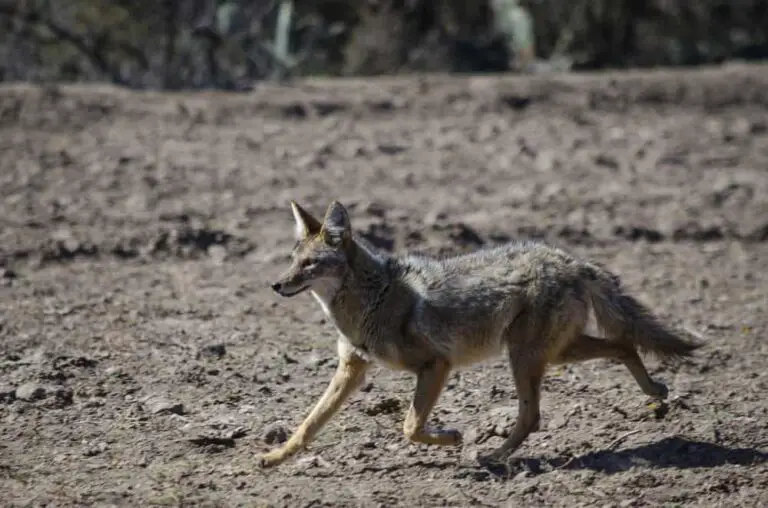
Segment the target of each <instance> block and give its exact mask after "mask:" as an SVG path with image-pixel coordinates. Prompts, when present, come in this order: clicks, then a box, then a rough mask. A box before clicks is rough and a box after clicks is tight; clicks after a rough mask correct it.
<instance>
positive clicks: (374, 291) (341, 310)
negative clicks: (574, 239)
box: [258, 201, 701, 467]
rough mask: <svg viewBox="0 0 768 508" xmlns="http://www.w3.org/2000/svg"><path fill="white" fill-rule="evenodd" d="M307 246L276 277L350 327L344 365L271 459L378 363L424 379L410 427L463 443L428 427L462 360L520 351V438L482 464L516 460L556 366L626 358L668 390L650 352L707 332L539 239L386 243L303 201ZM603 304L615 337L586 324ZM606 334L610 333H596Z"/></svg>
mask: <svg viewBox="0 0 768 508" xmlns="http://www.w3.org/2000/svg"><path fill="white" fill-rule="evenodd" d="M291 209H292V211H293V216H294V219H295V221H296V240H297V242H296V244H295V246H294V248H293V250H292V253H291V256H292V262H291V265H290V267H289V268H288V270H287V271H286V273H284V274H283V275H282V277H281V278H280V279H279V280H278V281H277V282H275V283H274V284H272V285H271V287H272V289H273V290H274V291H276V292H277V293H278V294H279V295H281V296H284V297H291V296H295V295H298V294H299V293H302V292H304V291H310V292H311V294H312V296H314V297H315V299H316V300H317V301H318V303H319V304H320V306H321V307H322V309H323V311H324V312H325V314H326V315H327V316H328V318H329V319H330V321H331V322H332V323H333V324H334V325H335V326H336V328H337V330H338V332H339V338H338V343H337V349H338V355H339V364H338V367H337V369H336V373H335V374H334V375H333V378H332V379H331V381H330V384H329V386H328V387H327V389H326V390H325V393H324V394H323V395H322V396H321V397H320V400H319V401H318V402H317V403H316V404H315V406H314V408H313V409H312V411H311V412H310V413H309V415H308V416H307V417H306V419H305V420H304V422H303V423H302V424H301V425H299V426H298V428H297V429H296V430H295V431H294V433H293V434H292V435H291V437H290V439H288V440H287V441H286V442H285V443H284V444H283V445H282V446H281V447H280V448H277V449H275V450H272V451H271V452H269V453H266V454H264V455H261V456H259V457H258V464H259V465H260V466H261V467H270V466H275V465H277V464H280V463H281V462H283V461H285V460H286V459H288V458H290V457H292V456H293V455H295V454H296V453H297V452H299V451H300V450H302V449H303V448H304V447H306V446H307V445H308V444H309V443H310V442H311V441H312V440H313V438H314V437H315V436H316V435H317V433H318V432H319V431H320V429H321V428H322V427H323V425H325V424H326V423H327V422H328V420H329V419H330V418H331V416H332V415H333V414H334V413H336V412H337V411H338V409H339V408H340V407H341V405H342V404H343V402H344V401H345V399H347V398H348V397H349V396H350V394H352V393H353V392H354V391H355V390H356V388H358V387H359V386H360V385H361V384H362V383H363V379H364V377H365V373H366V370H367V369H368V367H369V366H370V364H371V362H372V361H378V362H381V363H382V364H384V365H386V366H388V367H391V368H394V369H400V370H405V371H409V372H412V373H414V374H415V375H416V388H415V392H414V395H413V399H412V401H411V404H410V408H409V409H408V413H407V415H406V417H405V422H404V426H403V432H404V434H405V436H406V437H407V438H408V439H409V440H410V441H412V442H415V443H425V444H434V445H459V444H461V442H462V435H461V433H460V432H459V431H458V430H454V429H442V430H439V429H433V428H429V427H427V426H426V422H427V420H428V417H429V414H430V411H431V410H432V408H433V407H434V406H435V403H436V402H437V400H438V397H439V396H440V393H441V391H442V390H443V387H444V385H445V383H446V381H447V379H448V376H449V374H450V372H451V370H452V369H455V368H459V367H464V366H468V365H470V364H473V363H476V362H479V361H482V360H484V359H487V358H489V357H491V356H493V355H497V354H500V353H502V352H506V354H507V356H508V359H509V363H510V367H511V368H512V374H513V377H514V381H515V385H516V389H517V399H518V414H517V419H516V422H515V424H514V427H513V429H512V430H511V432H510V434H509V437H507V438H506V440H505V441H504V443H503V444H502V445H501V446H500V447H499V448H498V449H496V450H495V451H493V452H492V453H490V454H488V455H483V456H480V457H479V460H480V461H481V463H499V462H503V461H505V460H506V459H507V458H508V457H509V456H510V455H511V454H512V453H513V452H514V451H515V450H516V449H517V448H518V447H519V446H520V445H521V444H522V443H523V441H524V440H525V439H526V438H527V437H528V435H529V434H530V433H531V432H534V431H536V430H538V428H539V414H540V413H539V399H540V386H541V381H542V377H543V376H544V373H545V370H546V368H547V366H548V365H550V364H563V363H569V362H579V361H584V360H590V359H594V358H613V359H615V360H618V361H619V362H621V363H623V364H624V365H625V366H626V367H627V369H629V372H630V373H631V374H632V376H633V377H634V379H635V381H636V382H637V384H638V385H640V389H641V390H642V391H643V392H644V393H646V394H647V395H649V396H651V397H654V398H658V399H663V398H665V397H666V396H667V387H666V386H665V385H664V384H663V383H660V382H658V381H655V380H653V379H652V378H651V377H650V376H649V375H648V372H647V371H646V369H645V366H644V365H643V362H642V361H641V359H640V356H639V355H638V350H640V351H642V352H650V353H655V354H656V355H657V356H659V357H661V358H674V357H685V356H690V355H691V354H692V353H693V351H694V350H695V349H697V348H698V347H700V345H701V344H700V343H699V342H697V341H693V340H691V339H688V338H686V339H684V338H682V337H681V336H679V335H678V334H676V333H674V332H672V331H671V330H670V329H668V328H667V327H666V326H664V325H663V324H662V323H661V322H660V321H659V320H658V319H657V318H656V317H655V316H654V315H653V314H652V313H651V312H650V311H649V310H648V309H647V308H646V307H645V306H644V305H643V304H641V303H640V302H638V301H637V300H636V299H635V298H633V297H632V296H630V295H628V294H627V293H626V292H625V291H624V289H623V288H622V286H621V283H620V281H619V278H618V277H617V276H615V275H613V274H612V273H610V272H608V271H607V270H605V269H604V268H602V267H600V266H598V265H597V264H594V263H592V262H589V261H583V260H579V259H576V258H575V257H573V256H571V255H570V254H568V253H566V252H564V251H562V250H559V249H557V248H554V247H551V246H547V245H545V244H542V243H536V242H512V243H509V244H506V245H501V246H497V247H493V248H486V249H481V250H479V251H476V252H473V253H469V254H463V255H458V256H454V257H448V258H445V259H432V258H428V257H422V256H414V255H410V256H401V257H397V256H393V255H390V254H389V253H385V252H379V251H378V250H376V249H374V248H373V247H371V246H370V245H368V244H367V243H366V242H365V241H364V240H363V239H362V238H359V237H357V235H354V234H353V233H352V229H351V226H350V219H349V216H348V214H347V211H346V209H345V208H344V206H342V205H341V203H339V202H337V201H334V202H332V203H331V204H330V206H329V207H328V209H327V211H326V213H325V217H324V218H323V221H322V222H320V221H319V220H317V219H316V218H315V217H313V216H312V215H310V214H309V213H308V212H307V211H306V210H305V209H303V208H302V207H300V206H299V205H298V204H297V203H296V202H295V201H292V202H291ZM590 316H594V318H595V321H596V322H597V324H598V326H599V328H600V330H601V331H602V332H603V333H602V334H600V335H601V337H598V336H594V335H588V334H587V333H586V328H587V323H588V318H589V317H590ZM595 335H597V334H595Z"/></svg>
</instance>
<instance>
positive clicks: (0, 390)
mask: <svg viewBox="0 0 768 508" xmlns="http://www.w3.org/2000/svg"><path fill="white" fill-rule="evenodd" d="M15 399H16V389H15V388H14V387H13V386H11V385H0V404H2V403H5V404H10V403H11V402H13V401H14V400H15Z"/></svg>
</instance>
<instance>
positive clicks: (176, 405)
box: [143, 396, 184, 415]
mask: <svg viewBox="0 0 768 508" xmlns="http://www.w3.org/2000/svg"><path fill="white" fill-rule="evenodd" d="M143 402H144V405H145V406H146V407H147V409H149V412H150V413H152V414H155V415H156V414H175V415H183V414H184V404H182V403H181V402H173V401H170V400H168V399H163V398H160V397H152V396H150V397H148V398H146V399H144V401H143Z"/></svg>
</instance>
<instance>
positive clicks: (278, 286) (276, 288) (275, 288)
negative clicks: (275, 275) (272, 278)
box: [269, 282, 283, 293]
mask: <svg viewBox="0 0 768 508" xmlns="http://www.w3.org/2000/svg"><path fill="white" fill-rule="evenodd" d="M269 287H271V288H272V291H274V292H275V293H279V292H280V290H281V289H282V288H283V284H282V283H281V282H275V283H274V284H272V285H271V286H269Z"/></svg>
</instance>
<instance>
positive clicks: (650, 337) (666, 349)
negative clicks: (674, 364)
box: [589, 267, 703, 359]
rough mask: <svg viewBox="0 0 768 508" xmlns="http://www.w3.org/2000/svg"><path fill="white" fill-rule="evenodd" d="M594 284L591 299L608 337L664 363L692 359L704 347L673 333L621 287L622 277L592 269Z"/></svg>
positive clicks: (591, 289)
mask: <svg viewBox="0 0 768 508" xmlns="http://www.w3.org/2000/svg"><path fill="white" fill-rule="evenodd" d="M589 272H590V273H591V275H592V277H593V278H592V280H593V281H594V282H595V283H594V284H590V287H589V296H590V300H591V303H592V307H593V309H594V311H595V315H596V317H597V322H598V325H599V326H600V327H601V328H602V329H603V330H604V331H605V332H606V333H607V335H608V337H611V338H614V339H617V340H622V341H627V342H630V343H631V344H632V345H634V346H635V347H636V348H638V349H639V350H640V351H641V352H643V353H650V354H653V355H655V356H657V357H658V358H660V359H675V358H684V357H689V356H691V355H692V354H693V352H694V351H695V350H697V349H698V348H700V347H701V346H702V345H703V344H702V343H700V342H698V341H695V340H693V339H692V338H683V337H682V336H681V335H680V334H678V333H676V332H673V331H672V330H671V329H669V328H668V327H667V326H665V325H664V324H663V323H661V322H660V321H659V319H658V318H657V317H656V316H655V315H654V314H653V313H652V312H651V311H650V310H649V309H648V308H647V307H645V305H643V304H642V303H640V302H639V301H638V300H636V299H635V298H634V297H632V296H631V295H629V294H627V293H626V292H625V291H624V289H623V288H622V287H621V282H620V280H619V278H618V277H616V276H615V275H613V274H611V273H610V272H608V271H606V270H603V269H600V268H595V267H590V269H589Z"/></svg>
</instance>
